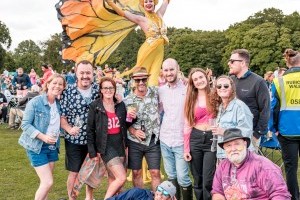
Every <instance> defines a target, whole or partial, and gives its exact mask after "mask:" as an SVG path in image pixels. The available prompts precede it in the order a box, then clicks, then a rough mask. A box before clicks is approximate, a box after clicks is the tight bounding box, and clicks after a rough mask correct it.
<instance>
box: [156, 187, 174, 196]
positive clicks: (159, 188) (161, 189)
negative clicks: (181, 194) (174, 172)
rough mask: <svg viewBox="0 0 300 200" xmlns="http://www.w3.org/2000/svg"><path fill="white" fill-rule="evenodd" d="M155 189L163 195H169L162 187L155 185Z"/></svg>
mask: <svg viewBox="0 0 300 200" xmlns="http://www.w3.org/2000/svg"><path fill="white" fill-rule="evenodd" d="M156 191H157V192H160V193H162V195H164V196H165V197H170V196H171V195H170V193H169V192H167V191H166V190H165V189H164V188H162V187H160V186H157V188H156Z"/></svg>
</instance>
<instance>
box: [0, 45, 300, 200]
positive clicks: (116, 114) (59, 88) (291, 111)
mask: <svg viewBox="0 0 300 200" xmlns="http://www.w3.org/2000/svg"><path fill="white" fill-rule="evenodd" d="M283 56H284V59H285V61H286V64H287V67H288V69H285V68H280V69H278V70H276V71H274V72H266V73H265V75H264V79H263V78H262V77H261V76H259V75H257V74H255V73H253V72H251V70H250V69H249V63H250V54H249V52H248V51H247V50H245V49H237V50H234V51H233V52H232V53H231V56H230V58H229V60H228V66H229V74H230V75H231V76H227V75H222V76H219V77H214V75H213V72H212V71H211V70H210V69H202V68H193V69H191V70H190V72H189V75H188V77H187V78H186V77H184V76H183V74H182V73H181V72H180V67H179V64H178V63H177V61H176V60H175V59H172V58H168V59H166V60H165V61H164V62H163V64H162V69H161V76H160V79H159V83H160V85H159V87H157V86H148V84H147V82H148V80H149V77H150V76H151V74H149V73H148V72H147V70H146V69H145V68H143V67H139V68H138V69H137V70H135V71H134V72H133V74H132V76H131V77H125V78H123V79H121V78H118V74H120V73H119V72H118V70H117V69H110V68H109V66H108V65H105V66H104V68H103V69H101V68H100V67H98V68H97V67H96V68H95V67H94V66H93V65H92V64H91V63H90V62H88V61H80V62H78V63H77V64H76V66H75V67H74V68H72V69H71V70H70V71H69V72H67V71H66V70H63V71H62V72H61V73H59V74H58V73H57V72H55V71H53V70H55V69H52V67H51V65H42V66H41V68H42V70H43V74H42V75H41V76H38V75H37V74H36V73H35V72H34V69H32V70H31V72H30V73H29V74H26V73H24V71H23V69H22V68H18V69H17V70H16V72H15V73H14V74H12V73H9V72H8V71H6V70H4V72H3V74H2V75H1V98H0V100H1V118H2V121H3V122H8V124H9V126H8V127H9V128H18V127H19V126H20V122H21V121H22V125H21V128H22V130H23V133H22V135H21V137H20V140H19V143H20V144H21V145H22V146H23V147H24V148H25V149H26V152H27V155H28V158H29V160H30V162H31V165H32V166H33V167H34V169H35V170H36V172H37V175H38V176H39V178H40V186H39V188H38V190H37V192H36V194H35V199H46V198H47V195H48V192H49V191H50V189H51V187H52V185H53V168H54V162H55V161H57V160H58V149H59V137H58V136H59V135H63V136H64V139H65V147H66V169H67V170H68V171H69V176H68V178H67V191H68V196H69V199H75V198H76V195H75V196H74V194H73V190H74V186H75V185H76V181H78V178H79V175H80V170H81V168H82V165H83V163H84V160H85V159H86V158H87V157H88V158H89V159H90V160H93V161H96V162H100V161H101V162H103V163H104V166H105V168H106V170H107V172H108V180H109V184H108V189H107V191H106V194H105V199H108V198H110V197H113V196H114V195H115V194H118V193H119V192H120V191H121V189H122V186H123V185H124V183H125V181H126V169H127V168H128V169H131V170H132V181H133V185H134V186H135V187H138V188H143V179H142V161H143V158H144V157H145V159H146V162H147V164H148V169H149V172H150V176H151V190H152V191H158V190H160V191H159V194H160V195H163V194H165V196H166V197H168V198H173V196H176V198H177V199H181V198H182V199H192V198H193V194H192V191H194V195H195V197H196V199H234V198H235V197H237V198H236V199H244V198H254V197H255V198H259V199H290V198H291V199H299V188H298V182H297V162H298V152H299V140H298V138H297V136H298V135H299V127H298V126H297V125H296V126H294V125H295V123H296V121H297V120H298V119H299V109H298V107H297V106H294V104H299V103H297V102H298V101H299V97H297V94H299V92H298V93H297V90H299V73H300V70H299V65H300V53H299V52H297V51H294V50H291V49H287V50H286V51H285V52H284V54H283ZM283 79H284V80H285V82H281V81H280V80H283ZM273 81H274V83H273ZM289 81H290V82H289ZM287 83H289V84H290V85H292V87H291V86H289V85H288V86H285V84H287ZM40 90H43V92H40ZM293 90H295V91H296V92H294V91H293ZM291 102H294V103H291ZM291 116H292V117H293V120H294V121H293V120H290V122H289V121H287V119H288V118H289V117H291ZM293 123H294V125H293ZM60 128H61V129H62V131H61V130H59V129H60ZM268 132H273V133H274V134H275V135H276V136H277V137H278V139H279V141H280V144H281V148H282V153H283V155H282V157H283V160H284V162H285V163H284V164H285V171H286V180H287V181H286V183H287V185H286V183H285V181H284V179H283V177H282V173H281V170H280V169H279V168H278V167H276V166H275V165H274V164H273V163H271V162H269V161H267V160H266V159H262V158H260V157H259V156H258V155H256V154H255V152H257V151H258V148H259V145H260V140H261V138H262V137H265V136H266V135H267V133H268ZM53 134H55V136H53ZM274 134H273V135H274ZM237 141H238V142H237ZM87 155H88V156H87ZM161 158H162V159H163V165H164V169H165V171H166V173H167V176H168V180H169V181H170V182H171V183H172V185H173V186H174V187H175V188H176V194H174V195H171V193H168V191H164V190H166V189H165V188H163V189H161V188H160V187H159V186H160V183H161V173H160V169H161V166H160V164H161ZM251 162H255V164H253V163H252V164H251ZM246 164H247V165H246ZM241 166H243V167H241ZM251 166H252V167H251ZM189 167H190V171H191V175H192V177H190V175H189ZM256 167H258V168H256ZM246 169H247V170H246ZM227 173H228V174H227ZM232 173H235V174H234V175H233V174H232ZM270 177H271V178H270ZM191 178H192V179H193V186H192V179H191ZM253 184H254V185H255V187H253V186H254V185H253ZM93 189H94V188H93V187H90V186H87V188H86V191H87V192H86V199H93ZM236 192H238V194H239V195H238V196H235V195H234V194H236Z"/></svg>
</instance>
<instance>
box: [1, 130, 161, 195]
mask: <svg viewBox="0 0 300 200" xmlns="http://www.w3.org/2000/svg"><path fill="white" fill-rule="evenodd" d="M20 134H21V131H20V130H10V129H8V128H7V124H0V154H1V155H2V156H1V159H0V182H1V187H0V194H1V195H0V199H1V200H32V199H34V194H35V192H36V190H37V188H38V186H39V178H38V176H37V175H36V172H35V170H34V169H33V167H32V166H31V165H30V162H29V160H28V157H27V156H26V151H25V149H24V148H23V147H21V146H20V145H19V144H18V139H19V137H20ZM162 172H163V173H164V171H163V169H162ZM164 175H165V174H164ZM67 177H68V171H67V170H66V169H65V145H64V139H63V138H61V145H60V154H59V161H57V162H55V168H54V184H53V187H52V189H51V191H50V192H49V197H48V199H50V200H52V199H53V200H55V199H60V198H65V199H67V185H66V181H67ZM165 177H166V175H165ZM129 188H132V182H129V181H127V182H126V184H125V186H124V190H126V189H129ZM145 188H150V184H149V183H147V184H146V185H145ZM106 189H107V178H106V177H104V178H103V180H102V182H101V185H100V187H99V188H97V189H96V190H95V191H94V197H95V199H103V198H104V194H105V192H106ZM84 197H85V186H83V187H82V189H81V191H80V194H79V196H78V199H84Z"/></svg>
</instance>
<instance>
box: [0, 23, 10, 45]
mask: <svg viewBox="0 0 300 200" xmlns="http://www.w3.org/2000/svg"><path fill="white" fill-rule="evenodd" d="M0 45H4V46H5V47H6V48H9V47H10V45H11V37H10V34H9V30H8V28H7V26H6V25H5V24H4V23H3V22H1V21H0Z"/></svg>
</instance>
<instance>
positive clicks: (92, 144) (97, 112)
mask: <svg viewBox="0 0 300 200" xmlns="http://www.w3.org/2000/svg"><path fill="white" fill-rule="evenodd" d="M115 112H116V115H117V117H118V118H119V121H120V128H121V134H122V135H123V144H115V145H122V146H124V148H125V146H126V139H127V127H129V126H130V125H131V124H133V123H134V121H135V120H134V121H133V122H132V123H130V124H127V122H126V114H127V112H126V107H125V104H124V102H120V103H117V104H115ZM107 130H108V117H107V115H106V111H105V108H104V106H103V103H102V100H101V99H96V100H95V101H94V102H92V103H91V104H90V109H89V114H88V120H87V130H86V131H87V145H88V152H89V156H90V158H94V157H96V156H97V153H100V154H104V153H105V149H106V143H107Z"/></svg>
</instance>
